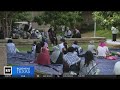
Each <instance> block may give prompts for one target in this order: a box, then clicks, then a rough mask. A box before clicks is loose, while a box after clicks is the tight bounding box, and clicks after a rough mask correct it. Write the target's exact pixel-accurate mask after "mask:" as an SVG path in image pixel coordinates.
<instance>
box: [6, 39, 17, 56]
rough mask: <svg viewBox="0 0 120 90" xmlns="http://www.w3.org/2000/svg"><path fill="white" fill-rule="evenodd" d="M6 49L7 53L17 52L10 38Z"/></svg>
mask: <svg viewBox="0 0 120 90" xmlns="http://www.w3.org/2000/svg"><path fill="white" fill-rule="evenodd" d="M6 49H7V53H8V54H16V52H19V50H18V49H17V48H16V46H15V44H14V43H13V41H12V39H8V41H7V45H6Z"/></svg>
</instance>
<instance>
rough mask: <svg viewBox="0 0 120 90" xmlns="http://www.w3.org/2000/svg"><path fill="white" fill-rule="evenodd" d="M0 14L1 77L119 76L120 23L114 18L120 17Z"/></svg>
mask: <svg viewBox="0 0 120 90" xmlns="http://www.w3.org/2000/svg"><path fill="white" fill-rule="evenodd" d="M0 13H1V14H0V51H1V53H0V75H1V77H2V76H4V77H11V78H14V77H15V78H20V77H22V78H27V77H28V78H43V77H58V78H59V77H74V76H75V77H87V76H93V77H94V76H107V75H108V76H115V75H119V74H120V65H119V64H120V47H119V46H120V40H119V39H120V35H119V34H120V33H119V29H120V28H119V25H118V20H119V19H117V20H116V19H115V17H113V16H114V15H117V16H118V17H119V16H120V15H119V13H118V12H110V11H106V12H104V11H66V12H63V11H25V12H15V11H1V12H0ZM106 16H108V17H107V18H105V17H106ZM100 17H101V18H100ZM103 19H104V20H103ZM108 22H110V23H108Z"/></svg>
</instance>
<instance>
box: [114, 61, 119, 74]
mask: <svg viewBox="0 0 120 90" xmlns="http://www.w3.org/2000/svg"><path fill="white" fill-rule="evenodd" d="M113 73H114V74H115V75H120V61H118V62H116V63H115V65H114V70H113Z"/></svg>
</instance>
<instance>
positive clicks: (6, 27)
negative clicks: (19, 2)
mask: <svg viewBox="0 0 120 90" xmlns="http://www.w3.org/2000/svg"><path fill="white" fill-rule="evenodd" d="M23 20H24V21H26V20H31V17H30V13H29V12H22V11H21V12H18V11H16V12H13V11H3V12H0V21H1V29H2V30H3V32H4V38H5V37H8V36H9V34H10V30H11V26H12V22H13V21H23Z"/></svg>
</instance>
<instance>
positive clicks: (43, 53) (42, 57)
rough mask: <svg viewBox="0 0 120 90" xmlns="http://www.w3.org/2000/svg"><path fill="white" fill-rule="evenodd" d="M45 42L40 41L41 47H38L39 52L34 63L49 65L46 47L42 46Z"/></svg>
mask: <svg viewBox="0 0 120 90" xmlns="http://www.w3.org/2000/svg"><path fill="white" fill-rule="evenodd" d="M44 45H45V43H44V42H41V49H40V53H39V55H38V56H37V60H36V61H35V63H37V64H41V65H49V64H50V55H49V51H48V49H47V48H46V47H44Z"/></svg>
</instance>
